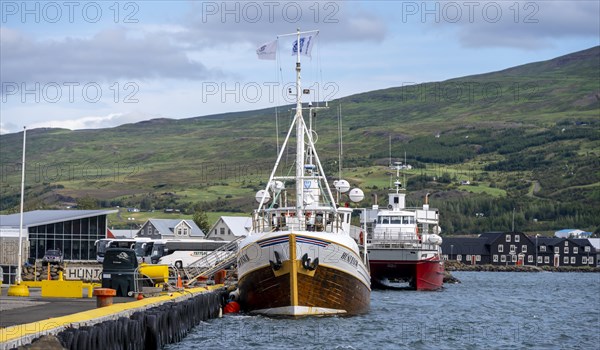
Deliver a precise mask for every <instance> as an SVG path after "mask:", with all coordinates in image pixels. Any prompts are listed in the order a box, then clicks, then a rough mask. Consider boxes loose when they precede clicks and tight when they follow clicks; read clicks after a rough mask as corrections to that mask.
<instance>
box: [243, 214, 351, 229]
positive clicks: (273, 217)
mask: <svg viewBox="0 0 600 350" xmlns="http://www.w3.org/2000/svg"><path fill="white" fill-rule="evenodd" d="M311 216H312V215H311ZM311 216H304V217H302V218H299V217H297V216H295V213H294V212H293V211H289V210H271V211H255V212H254V215H253V218H252V229H253V231H254V232H274V231H315V232H340V233H341V232H343V224H342V219H341V218H340V217H337V218H336V216H335V215H334V214H333V213H331V212H327V211H321V212H320V213H319V214H316V215H314V217H312V218H311Z"/></svg>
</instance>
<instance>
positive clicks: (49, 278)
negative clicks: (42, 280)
mask: <svg viewBox="0 0 600 350" xmlns="http://www.w3.org/2000/svg"><path fill="white" fill-rule="evenodd" d="M51 279H52V277H50V263H48V281H50V280H51Z"/></svg>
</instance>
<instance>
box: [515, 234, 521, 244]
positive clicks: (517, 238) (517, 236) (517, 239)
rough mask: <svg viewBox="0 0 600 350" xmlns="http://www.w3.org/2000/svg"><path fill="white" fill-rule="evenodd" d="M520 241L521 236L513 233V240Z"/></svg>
mask: <svg viewBox="0 0 600 350" xmlns="http://www.w3.org/2000/svg"><path fill="white" fill-rule="evenodd" d="M520 241H521V236H519V235H515V242H517V243H519V242H520Z"/></svg>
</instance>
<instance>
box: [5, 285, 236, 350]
mask: <svg viewBox="0 0 600 350" xmlns="http://www.w3.org/2000/svg"><path fill="white" fill-rule="evenodd" d="M223 291H224V289H223V288H222V286H219V285H217V286H212V287H201V288H194V289H187V290H185V291H183V292H173V293H170V294H168V295H163V296H158V297H151V298H145V299H142V300H134V299H133V298H115V299H116V300H115V303H114V304H113V305H111V306H106V307H102V308H96V300H94V299H64V298H61V299H54V298H39V297H36V296H35V295H34V296H33V297H30V298H20V299H19V298H11V297H6V296H2V297H1V298H0V310H2V317H1V320H0V322H2V324H1V327H6V328H2V329H0V350H4V349H12V348H15V347H18V346H23V345H28V344H31V343H32V342H33V343H35V341H36V340H37V339H39V338H41V337H42V336H47V335H48V336H54V337H56V338H57V339H58V340H59V341H60V343H61V344H62V346H63V347H64V348H66V349H78V350H80V349H91V350H100V349H107V348H117V349H118V348H122V349H123V348H127V349H159V348H161V347H162V346H164V345H165V344H168V343H172V342H176V341H179V340H181V339H182V338H183V337H184V336H185V335H186V334H187V332H188V331H189V330H190V329H191V328H192V327H194V326H196V325H197V324H199V323H200V322H201V321H203V320H206V319H209V318H214V317H218V315H219V312H220V309H221V300H222V298H221V296H222V293H223ZM3 294H5V289H4V288H3Z"/></svg>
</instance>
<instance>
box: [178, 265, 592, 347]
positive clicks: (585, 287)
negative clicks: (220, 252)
mask: <svg viewBox="0 0 600 350" xmlns="http://www.w3.org/2000/svg"><path fill="white" fill-rule="evenodd" d="M454 275H455V276H456V277H458V278H459V279H460V280H461V281H462V283H461V284H455V285H446V287H445V288H444V290H442V291H439V292H414V291H373V293H372V294H371V311H370V313H369V314H366V315H363V316H356V317H322V318H317V317H310V318H304V319H272V318H267V317H262V316H244V315H236V316H225V317H223V318H221V319H215V320H210V321H209V322H205V323H202V324H201V325H199V326H198V327H196V328H195V329H194V330H193V331H192V332H191V333H190V334H189V335H188V336H187V337H186V338H185V339H184V340H183V341H182V342H180V343H177V344H170V345H168V346H167V347H166V349H171V350H174V349H190V348H208V349H482V348H503V349H515V348H537V349H554V348H562V349H598V348H600V335H599V334H600V333H599V332H598V329H600V328H599V327H600V274H598V273H550V272H541V273H523V272H521V273H511V272H455V273H454Z"/></svg>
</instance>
